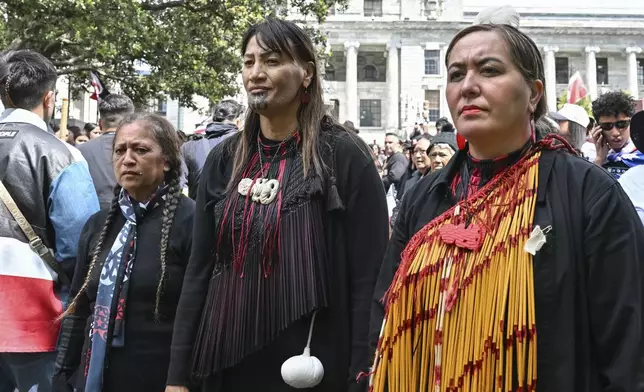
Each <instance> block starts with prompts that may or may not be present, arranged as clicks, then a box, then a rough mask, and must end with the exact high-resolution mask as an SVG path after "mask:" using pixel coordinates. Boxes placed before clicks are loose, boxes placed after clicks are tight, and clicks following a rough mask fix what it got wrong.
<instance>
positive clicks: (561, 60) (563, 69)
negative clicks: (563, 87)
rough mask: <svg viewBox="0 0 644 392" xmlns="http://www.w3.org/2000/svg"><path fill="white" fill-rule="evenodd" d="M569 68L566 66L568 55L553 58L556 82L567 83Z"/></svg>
mask: <svg viewBox="0 0 644 392" xmlns="http://www.w3.org/2000/svg"><path fill="white" fill-rule="evenodd" d="M569 71H570V69H569V68H568V57H557V58H555V73H556V75H557V83H558V84H568V81H569V80H570V72H569Z"/></svg>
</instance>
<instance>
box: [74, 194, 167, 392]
mask: <svg viewBox="0 0 644 392" xmlns="http://www.w3.org/2000/svg"><path fill="white" fill-rule="evenodd" d="M167 192H168V187H167V186H162V187H159V189H158V190H157V191H156V192H155V194H154V195H153V196H152V198H151V199H150V200H149V201H148V202H146V203H137V202H136V201H134V200H132V199H131V198H130V196H129V195H128V194H127V192H126V191H125V190H121V194H120V195H119V206H120V208H121V212H122V213H123V216H124V217H125V225H123V228H122V229H121V231H120V232H119V234H118V236H117V237H116V239H115V240H114V243H113V244H112V247H111V248H110V251H109V253H108V254H107V258H106V259H105V264H103V269H102V270H101V275H100V280H99V285H98V293H97V295H96V305H95V306H94V318H93V321H92V326H91V328H90V335H89V336H90V339H91V345H90V349H89V351H88V352H87V354H86V355H87V357H86V358H87V359H86V365H85V366H86V367H85V376H86V377H87V381H86V383H85V391H86V392H101V391H102V389H103V369H104V368H105V357H106V355H107V351H108V346H110V347H123V346H124V345H125V327H124V322H125V309H126V303H127V292H128V286H129V281H130V274H131V273H132V266H133V265H134V259H135V256H136V238H137V237H136V234H137V233H136V231H137V220H139V221H140V220H141V219H142V218H143V217H144V216H145V215H146V213H147V212H148V211H151V210H152V209H154V207H156V206H158V205H159V203H160V201H161V200H162V199H163V198H164V197H165V195H166V194H167ZM108 336H111V339H108Z"/></svg>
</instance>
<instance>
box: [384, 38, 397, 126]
mask: <svg viewBox="0 0 644 392" xmlns="http://www.w3.org/2000/svg"><path fill="white" fill-rule="evenodd" d="M399 47H400V42H389V43H388V44H387V103H388V105H387V128H386V129H398V125H399V124H398V106H399V105H398V100H399V98H398V72H399V71H398V48H399Z"/></svg>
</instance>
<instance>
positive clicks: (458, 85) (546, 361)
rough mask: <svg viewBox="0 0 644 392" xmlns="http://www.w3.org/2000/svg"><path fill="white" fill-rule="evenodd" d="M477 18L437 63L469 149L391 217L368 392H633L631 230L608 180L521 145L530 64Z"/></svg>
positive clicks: (494, 27) (534, 84)
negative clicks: (393, 219)
mask: <svg viewBox="0 0 644 392" xmlns="http://www.w3.org/2000/svg"><path fill="white" fill-rule="evenodd" d="M495 16H496V15H495ZM489 17H490V15H488V17H486V18H483V19H485V21H482V22H481V23H482V24H476V25H473V26H470V27H468V28H466V29H464V30H462V31H461V32H459V33H458V34H457V35H456V36H455V37H454V38H453V40H452V42H451V43H450V45H449V47H448V49H447V51H446V57H445V61H446V67H447V70H448V78H447V85H446V98H447V102H448V106H449V109H450V112H451V115H452V118H453V119H454V121H455V126H456V129H458V132H459V135H460V136H462V137H464V138H465V139H466V141H467V142H466V143H461V149H460V150H459V151H458V152H457V153H456V155H454V157H453V158H452V159H451V161H450V162H449V163H448V164H447V166H445V168H443V169H441V170H439V171H437V172H436V173H433V174H430V175H429V176H427V177H426V178H424V179H423V180H422V181H421V182H419V183H418V184H416V186H415V187H414V188H413V189H412V190H410V191H409V192H408V193H407V194H405V197H404V199H403V201H402V205H401V208H400V213H399V216H398V219H397V220H396V224H395V227H394V229H393V234H392V238H391V241H390V244H389V247H388V249H387V254H386V256H385V261H384V263H383V266H382V269H381V270H380V276H379V279H378V284H377V286H376V292H375V299H376V301H374V307H373V309H372V321H371V323H372V325H371V339H370V340H371V342H372V345H373V346H375V347H377V350H376V353H375V356H374V362H373V367H372V370H371V372H370V375H369V379H370V391H373V392H383V391H387V390H388V391H414V392H427V391H432V392H447V391H449V392H455V391H459V392H461V391H462V392H493V391H494V392H496V391H507V392H510V391H525V392H527V391H535V390H536V391H539V392H545V391H571V392H572V391H593V392H600V391H604V392H608V391H623V392H626V391H641V390H642V389H641V388H642V386H643V385H642V383H641V378H640V375H639V373H640V372H642V369H643V368H642V362H641V360H642V357H643V354H644V349H643V343H644V341H643V339H642V316H643V312H642V310H643V309H642V305H643V301H642V287H643V285H642V283H643V270H642V269H643V265H642V263H643V262H644V244H643V242H642V241H641V238H643V236H644V228H643V227H642V225H641V222H639V220H638V218H637V215H636V213H635V211H634V209H633V207H632V205H631V204H630V202H629V201H628V198H627V196H626V195H625V194H624V192H623V190H622V189H621V188H620V186H619V185H618V184H617V182H616V181H615V180H614V179H613V178H611V176H609V175H607V174H606V173H605V172H603V170H601V169H599V168H597V167H596V166H594V165H593V164H591V163H589V162H587V161H586V160H584V159H582V158H580V157H578V156H576V154H575V153H574V150H573V148H572V147H571V146H570V145H569V144H568V142H566V141H565V139H563V138H562V137H561V136H560V135H546V136H544V137H543V138H541V137H540V136H539V135H537V134H536V133H535V122H538V121H539V120H540V119H541V118H542V117H543V116H544V115H545V114H546V112H547V107H546V98H545V91H544V85H543V81H544V79H545V77H544V67H543V60H542V58H541V53H540V52H539V49H538V47H537V46H536V45H535V43H534V42H533V41H532V40H531V39H530V38H529V37H528V36H527V35H525V34H524V33H523V32H521V31H520V30H519V29H518V28H517V27H515V26H516V21H517V20H518V17H517V18H511V21H512V22H511V25H509V24H491V21H490V19H488V18H489ZM491 19H492V20H494V21H495V22H496V23H499V19H498V18H497V17H494V18H491ZM550 93H553V92H550ZM381 301H382V302H381Z"/></svg>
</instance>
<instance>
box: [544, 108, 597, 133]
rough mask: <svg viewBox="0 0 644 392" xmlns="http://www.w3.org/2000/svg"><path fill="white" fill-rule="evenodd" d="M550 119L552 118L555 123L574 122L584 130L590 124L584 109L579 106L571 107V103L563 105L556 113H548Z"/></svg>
mask: <svg viewBox="0 0 644 392" xmlns="http://www.w3.org/2000/svg"><path fill="white" fill-rule="evenodd" d="M550 117H552V118H554V119H555V120H557V121H572V122H576V123H577V124H579V125H581V126H582V127H584V128H585V127H587V126H588V124H590V117H588V113H586V109H584V108H582V107H581V106H579V105H573V104H571V103H566V104H564V105H563V107H562V108H561V109H559V111H558V112H554V113H550Z"/></svg>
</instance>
